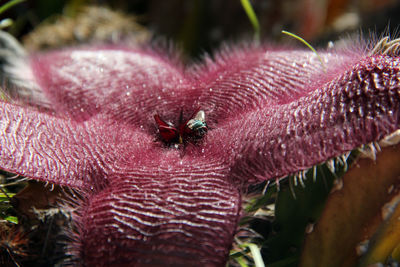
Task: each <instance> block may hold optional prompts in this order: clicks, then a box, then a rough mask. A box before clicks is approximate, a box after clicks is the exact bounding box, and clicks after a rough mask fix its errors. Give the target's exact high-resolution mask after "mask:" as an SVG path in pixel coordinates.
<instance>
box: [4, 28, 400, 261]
mask: <svg viewBox="0 0 400 267" xmlns="http://www.w3.org/2000/svg"><path fill="white" fill-rule="evenodd" d="M3 35H4V34H3ZM2 42H3V43H7V42H8V43H13V40H11V39H10V38H9V37H8V36H2ZM14 47H15V45H14ZM4 51H6V50H4V49H3V52H4ZM7 51H8V53H9V54H7V57H5V58H8V59H10V58H11V59H12V60H10V62H8V63H9V64H8V65H6V70H7V72H8V73H9V75H10V76H11V77H12V80H13V81H14V83H15V84H17V85H18V86H17V87H16V88H13V91H11V93H10V94H16V95H17V98H14V99H16V100H14V101H13V102H1V104H0V109H1V112H0V167H1V168H2V169H5V170H7V171H10V172H14V173H18V174H21V175H24V176H26V177H29V178H32V179H36V180H41V181H46V182H49V183H53V184H58V185H62V186H64V187H70V188H74V189H79V190H80V191H81V192H82V194H83V199H82V200H80V201H78V202H79V203H78V205H77V209H76V211H75V212H74V220H75V222H76V225H77V228H78V230H77V232H76V233H75V234H74V241H73V242H72V244H71V245H70V249H71V252H72V253H73V254H74V256H75V258H76V260H77V262H78V263H81V264H83V265H86V266H124V265H126V266H128V265H129V266H146V265H149V266H150V265H151V266H159V265H173V266H223V265H224V263H225V262H226V260H227V256H228V252H229V249H230V247H231V244H232V238H233V236H234V234H235V230H236V225H237V222H238V220H239V217H240V215H241V208H240V207H241V194H242V192H243V190H245V189H246V188H247V186H248V185H250V184H252V183H257V182H260V181H263V180H267V179H278V178H280V177H283V176H286V175H288V174H290V173H294V172H297V171H300V170H305V169H308V168H310V167H311V166H313V165H315V164H318V163H320V162H324V161H326V160H328V159H330V158H332V157H336V156H339V155H341V154H343V153H345V152H348V151H350V150H352V149H354V148H356V147H358V146H360V145H363V144H367V143H369V142H373V141H376V140H380V139H382V138H383V137H384V136H386V135H388V134H390V133H392V132H394V131H395V130H397V129H398V128H399V118H400V117H399V104H400V97H399V93H400V58H399V57H398V56H396V55H391V54H390V53H380V52H379V51H383V50H382V49H381V50H379V51H377V52H376V53H374V54H373V55H368V54H367V52H366V50H363V49H361V48H360V49H352V50H343V51H335V50H332V51H321V52H319V55H320V56H321V58H322V60H323V64H324V65H323V66H322V65H321V63H320V62H319V61H318V58H317V56H315V55H314V54H313V53H312V52H309V51H304V50H292V49H278V48H274V47H268V46H248V47H240V48H233V49H226V50H224V51H223V52H221V53H219V54H218V55H217V56H215V59H214V60H212V59H211V58H207V59H206V60H205V63H203V64H202V65H195V66H193V67H184V66H182V65H181V64H179V63H177V60H175V59H171V58H169V57H166V56H164V55H163V54H160V53H156V52H154V51H150V50H148V49H140V48H131V47H124V46H95V47H79V48H71V49H65V50H59V51H51V52H46V53H38V54H33V55H30V56H27V55H25V54H24V52H23V51H22V50H21V49H14V51H13V52H10V51H9V50H7ZM389 52H390V51H389ZM199 109H201V110H203V111H204V116H205V121H206V123H207V127H208V131H207V133H206V134H205V135H204V136H203V137H202V138H201V140H198V141H196V142H192V141H188V142H183V143H182V142H179V143H182V144H179V143H177V144H176V145H170V144H166V142H164V141H165V140H164V141H163V140H162V138H161V137H160V135H159V133H158V126H157V123H156V122H155V121H154V115H155V114H159V116H160V118H162V120H164V121H165V122H172V123H173V124H174V125H178V124H179V121H178V120H179V117H180V114H181V113H182V114H183V117H184V119H190V115H191V114H193V113H194V112H196V110H199Z"/></svg>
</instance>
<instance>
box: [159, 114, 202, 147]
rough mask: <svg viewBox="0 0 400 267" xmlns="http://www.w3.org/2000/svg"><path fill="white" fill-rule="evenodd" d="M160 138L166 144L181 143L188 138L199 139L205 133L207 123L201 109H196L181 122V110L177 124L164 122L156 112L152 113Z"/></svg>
mask: <svg viewBox="0 0 400 267" xmlns="http://www.w3.org/2000/svg"><path fill="white" fill-rule="evenodd" d="M154 119H155V121H156V123H157V126H158V131H159V133H160V136H161V139H162V140H163V141H164V142H165V143H168V144H172V143H178V144H183V143H184V142H186V141H189V140H198V139H201V138H202V137H203V136H204V135H205V134H206V133H207V130H208V128H207V124H206V121H205V113H204V111H203V110H200V109H197V110H196V111H195V112H194V113H193V114H192V116H191V117H190V118H189V119H188V120H186V121H184V122H182V112H181V115H180V119H179V126H178V127H175V126H174V125H173V124H172V123H169V122H165V121H164V120H162V119H161V118H160V116H159V115H158V114H156V115H154Z"/></svg>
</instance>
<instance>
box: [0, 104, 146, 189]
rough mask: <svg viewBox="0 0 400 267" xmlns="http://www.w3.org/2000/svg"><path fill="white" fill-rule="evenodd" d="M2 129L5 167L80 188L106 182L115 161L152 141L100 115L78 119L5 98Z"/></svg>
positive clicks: (0, 155)
mask: <svg viewBox="0 0 400 267" xmlns="http://www.w3.org/2000/svg"><path fill="white" fill-rule="evenodd" d="M0 127H1V129H0V166H1V168H2V169H4V170H7V171H10V172H13V173H17V174H21V175H23V176H26V177H29V178H33V179H38V180H42V181H46V182H50V183H56V184H60V185H68V186H71V187H74V188H80V189H82V188H85V187H86V188H95V187H98V186H101V185H102V184H104V183H105V182H106V180H105V178H104V177H105V174H106V173H107V172H109V169H111V167H112V165H113V163H114V162H115V161H116V160H120V158H121V157H124V155H126V154H127V153H132V152H131V151H127V148H129V147H130V146H131V144H137V145H138V146H140V145H142V147H144V148H146V147H148V144H151V142H152V141H151V140H152V139H151V138H150V137H148V136H147V135H143V133H140V132H137V131H133V130H131V129H125V128H124V127H123V126H116V125H113V124H109V123H107V120H104V119H103V120H102V119H101V117H96V118H94V119H93V120H91V121H87V122H85V123H77V122H75V121H73V120H69V119H62V118H57V117H53V116H50V115H48V114H43V113H40V112H37V111H35V110H32V109H29V108H22V107H20V106H16V105H12V104H8V103H4V102H0ZM127 132H128V133H129V134H128V133H127ZM132 151H134V149H132Z"/></svg>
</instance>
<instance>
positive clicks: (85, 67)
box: [31, 46, 193, 128]
mask: <svg viewBox="0 0 400 267" xmlns="http://www.w3.org/2000/svg"><path fill="white" fill-rule="evenodd" d="M31 68H32V72H33V75H34V77H35V79H36V82H37V83H38V84H39V86H40V88H41V89H42V90H43V91H44V92H45V94H46V95H47V97H48V98H49V99H50V102H51V103H53V105H54V108H55V109H56V110H58V111H60V112H62V113H67V114H70V115H72V117H73V118H74V119H77V120H85V119H87V118H89V117H90V116H92V115H94V114H97V113H98V112H100V111H101V112H102V113H107V114H111V115H112V116H114V118H116V119H117V120H120V121H123V122H124V123H131V124H135V125H136V126H145V127H146V128H149V127H150V125H149V124H150V122H151V124H153V121H150V120H149V118H152V117H153V116H154V114H155V113H156V112H157V111H159V112H160V113H162V116H163V118H165V117H167V118H168V119H169V117H168V116H170V117H174V118H175V117H176V118H177V117H178V116H179V112H180V110H181V108H182V106H183V105H182V101H183V100H184V98H185V94H184V93H185V91H184V89H185V88H186V89H189V90H193V89H191V86H190V84H189V82H188V81H187V80H186V78H185V77H184V74H183V71H182V69H181V68H180V67H179V66H176V64H173V62H172V61H171V60H168V59H167V58H166V57H162V56H160V55H158V54H156V53H155V52H146V51H143V50H138V49H137V50H135V49H127V48H123V47H115V46H110V47H102V48H87V49H85V48H81V49H70V50H63V51H54V52H49V53H44V54H39V55H35V56H33V57H32V58H31ZM166 115H167V116H166Z"/></svg>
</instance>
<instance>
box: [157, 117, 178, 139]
mask: <svg viewBox="0 0 400 267" xmlns="http://www.w3.org/2000/svg"><path fill="white" fill-rule="evenodd" d="M154 119H155V120H156V123H157V125H158V131H159V132H160V135H161V138H162V140H163V141H165V142H167V143H169V142H172V141H175V140H178V138H179V131H178V130H177V129H176V128H175V127H173V126H171V125H169V124H168V123H166V122H165V121H163V120H162V119H161V118H160V116H158V115H154Z"/></svg>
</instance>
